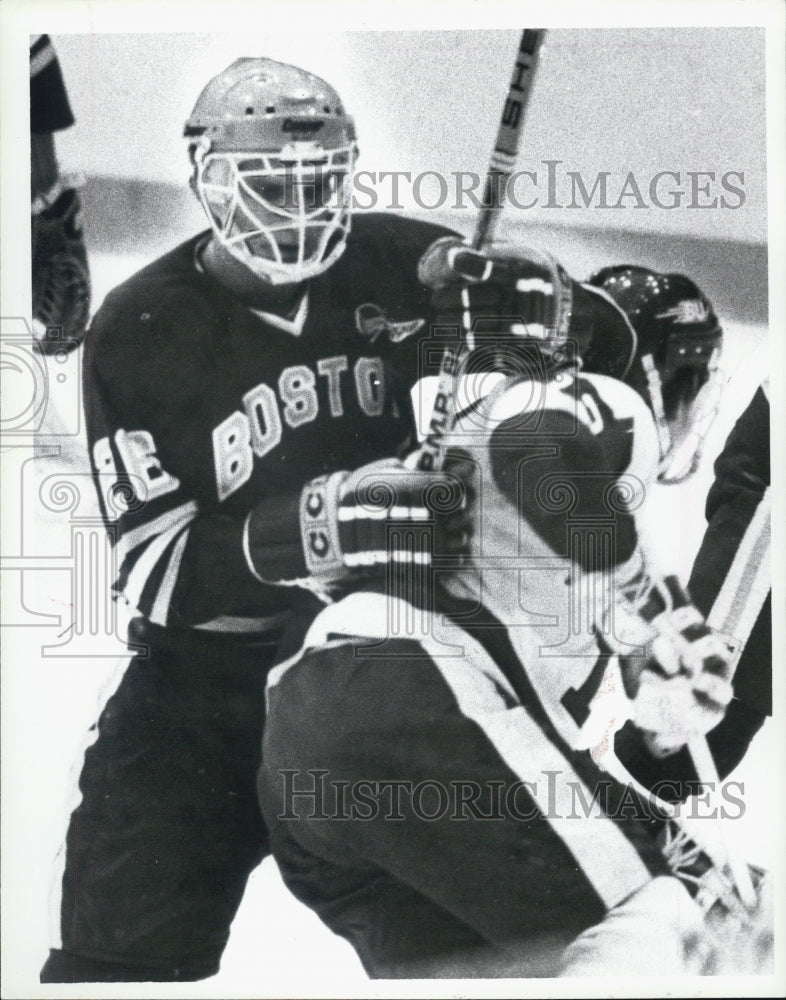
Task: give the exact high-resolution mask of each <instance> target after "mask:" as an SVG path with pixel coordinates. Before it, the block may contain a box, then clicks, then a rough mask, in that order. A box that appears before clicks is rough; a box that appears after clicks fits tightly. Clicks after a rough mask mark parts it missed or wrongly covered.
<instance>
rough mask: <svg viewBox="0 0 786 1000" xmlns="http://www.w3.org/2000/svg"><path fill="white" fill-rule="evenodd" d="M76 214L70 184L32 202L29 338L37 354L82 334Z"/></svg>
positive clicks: (81, 260) (84, 276)
mask: <svg viewBox="0 0 786 1000" xmlns="http://www.w3.org/2000/svg"><path fill="white" fill-rule="evenodd" d="M36 209H37V211H36ZM79 216H80V201H79V193H78V192H77V191H76V190H74V189H73V188H66V189H65V190H63V191H62V193H61V194H60V195H59V196H58V197H57V199H56V201H55V202H54V204H52V205H51V206H49V205H47V204H46V203H45V202H43V201H41V202H40V204H38V205H34V206H33V215H32V246H33V331H34V338H35V339H34V342H33V343H34V347H35V349H36V350H37V351H39V352H40V353H41V354H54V353H55V352H57V351H71V350H73V349H74V348H75V347H77V346H78V345H79V344H80V343H81V342H82V340H83V339H84V336H85V330H86V328H87V321H88V319H89V316H90V272H89V269H88V263H87V252H86V250H85V244H84V240H83V238H82V228H81V223H80V218H79Z"/></svg>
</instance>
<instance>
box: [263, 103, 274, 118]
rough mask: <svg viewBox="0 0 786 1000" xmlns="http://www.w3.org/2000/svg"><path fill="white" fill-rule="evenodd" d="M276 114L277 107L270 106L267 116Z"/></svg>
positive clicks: (267, 108)
mask: <svg viewBox="0 0 786 1000" xmlns="http://www.w3.org/2000/svg"><path fill="white" fill-rule="evenodd" d="M275 113H276V107H275V105H274V104H268V106H267V107H266V108H265V114H268V115H274V114H275Z"/></svg>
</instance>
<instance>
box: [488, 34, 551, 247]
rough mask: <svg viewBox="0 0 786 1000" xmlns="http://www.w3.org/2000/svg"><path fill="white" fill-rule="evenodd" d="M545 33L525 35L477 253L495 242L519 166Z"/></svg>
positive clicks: (494, 153) (491, 164)
mask: <svg viewBox="0 0 786 1000" xmlns="http://www.w3.org/2000/svg"><path fill="white" fill-rule="evenodd" d="M545 34H546V31H545V29H544V28H525V29H524V30H523V31H522V33H521V38H520V40H519V47H518V51H517V53H516V62H515V65H514V67H513V76H512V77H511V81H510V86H509V87H508V93H507V96H506V98H505V103H504V105H503V107H502V118H501V119H500V123H499V129H498V130H497V138H496V141H495V143H494V149H493V151H492V153H491V160H490V162H489V167H488V170H487V171H486V181H485V186H484V192H483V201H482V202H481V207H480V211H479V213H478V218H477V220H476V222H475V232H474V233H473V236H472V247H473V249H475V250H480V249H481V248H482V247H483V246H485V245H486V244H487V243H488V242H489V240H491V239H492V237H493V235H494V229H495V228H496V224H497V220H498V219H499V215H500V212H501V211H502V207H503V205H504V204H505V192H506V189H507V183H508V180H509V179H510V176H511V174H512V173H513V168H514V166H515V164H516V156H517V154H518V149H519V142H520V138H521V129H522V126H523V124H524V118H525V115H526V110H527V105H528V104H529V98H530V94H531V93H532V83H533V80H534V78H535V69H536V67H537V65H538V59H539V56H540V48H541V45H542V44H543V39H544V37H545Z"/></svg>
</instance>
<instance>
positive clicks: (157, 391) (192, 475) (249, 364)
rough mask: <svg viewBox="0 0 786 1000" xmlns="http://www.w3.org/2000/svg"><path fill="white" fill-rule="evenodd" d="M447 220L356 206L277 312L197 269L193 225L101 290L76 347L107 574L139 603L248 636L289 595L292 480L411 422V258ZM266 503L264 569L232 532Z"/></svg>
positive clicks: (396, 444)
mask: <svg viewBox="0 0 786 1000" xmlns="http://www.w3.org/2000/svg"><path fill="white" fill-rule="evenodd" d="M444 232H445V230H443V229H441V228H438V227H435V226H432V225H429V224H426V223H421V222H415V221H412V220H405V219H401V218H398V217H395V216H390V215H366V216H363V215H361V216H359V217H357V218H356V219H355V221H354V225H353V231H352V235H351V237H350V240H349V242H348V245H347V248H346V251H345V253H344V255H343V256H342V257H341V258H340V259H339V261H338V262H337V263H336V264H335V265H334V266H333V267H332V268H331V269H330V270H329V271H328V272H326V273H325V274H324V275H321V276H320V277H318V278H316V279H314V280H312V281H311V282H310V283H309V284H308V286H307V288H306V289H305V294H304V297H303V299H302V300H301V302H300V306H299V308H298V309H296V310H295V315H294V316H293V317H292V318H291V320H290V321H289V322H286V321H284V322H279V321H278V320H277V319H276V318H275V317H271V316H270V315H269V314H265V313H262V312H259V311H258V310H255V309H252V308H250V307H248V306H247V305H245V304H243V303H242V302H240V301H238V300H237V299H236V298H234V297H232V296H231V295H230V294H229V293H228V292H226V291H225V290H224V289H222V288H221V287H219V286H218V285H217V284H216V283H215V282H214V281H212V280H211V279H210V278H209V277H208V276H207V275H206V274H205V273H203V272H202V271H201V269H200V268H199V266H198V257H197V250H198V247H199V246H200V244H201V243H203V242H204V240H205V236H204V235H203V236H201V237H196V238H194V239H192V240H189V241H188V242H186V243H184V244H182V245H181V246H180V247H178V248H177V249H176V250H174V251H172V252H171V253H169V254H167V255H166V256H165V257H163V258H161V259H160V260H158V261H156V262H155V263H153V264H151V265H150V266H148V267H147V268H145V269H144V270H142V271H141V272H140V273H139V274H137V275H135V276H134V277H133V278H131V279H130V280H129V281H127V282H126V283H125V284H124V285H121V286H120V287H119V288H118V289H116V290H115V291H114V292H112V293H111V294H110V295H109V296H108V297H107V299H106V301H105V303H104V305H103V306H102V308H101V309H100V310H99V312H98V313H97V315H96V317H95V319H94V321H93V323H92V326H91V329H90V331H89V334H88V338H87V342H86V345H85V350H84V357H85V407H86V413H87V424H88V436H89V447H90V454H91V461H92V464H93V470H94V474H95V477H96V480H97V483H98V488H99V495H100V498H101V502H102V506H103V511H104V514H105V518H106V521H107V525H108V529H109V531H110V535H111V536H112V537H113V538H114V539H115V541H116V543H117V545H116V549H115V551H116V554H117V567H118V577H117V584H116V589H117V590H118V591H120V592H122V593H123V594H124V596H125V598H126V600H127V601H128V602H129V604H130V605H131V606H132V607H133V608H135V609H137V610H138V611H139V612H140V613H141V614H142V615H143V616H144V617H145V618H147V619H148V620H150V621H152V622H153V623H156V624H158V625H162V626H168V627H169V626H186V627H200V628H207V629H212V630H215V631H233V632H251V633H253V632H259V631H263V630H265V629H267V628H269V627H271V625H272V624H273V623H274V622H276V621H277V619H278V618H279V617H280V615H281V614H282V613H284V612H286V610H287V609H288V608H289V607H290V606H291V604H292V602H293V600H296V599H297V594H296V592H299V591H300V589H301V588H300V587H299V586H294V587H293V586H292V585H293V584H295V585H298V584H300V583H301V582H304V578H306V576H307V573H306V569H305V563H304V559H303V553H302V551H301V543H300V538H299V532H298V515H297V505H298V499H299V495H300V491H301V489H302V487H303V485H304V484H305V483H306V482H307V481H308V480H309V479H311V478H313V477H314V476H318V475H321V474H324V473H328V472H333V471H336V470H339V469H351V468H356V467H358V466H360V465H363V464H365V463H367V462H369V461H373V460H376V459H380V458H384V457H389V456H393V455H395V454H396V453H397V452H399V451H400V450H402V449H404V448H405V447H406V446H407V444H408V443H409V442H410V441H411V439H412V437H413V434H414V417H413V413H412V405H411V400H410V390H411V388H412V386H413V385H414V383H415V382H416V380H417V378H418V375H419V365H420V364H421V355H420V349H421V345H422V341H423V339H424V338H426V337H428V335H429V332H430V314H429V292H428V290H427V289H425V288H424V287H423V286H422V285H421V284H420V283H419V281H418V279H417V262H418V260H419V258H420V255H421V254H422V252H423V250H424V249H425V248H426V246H428V245H429V243H431V242H432V241H433V240H434V239H436V238H437V237H438V236H440V235H443V234H444ZM261 501H264V502H266V504H267V509H268V510H269V514H268V517H269V525H270V530H269V550H268V567H267V568H268V572H266V573H265V575H264V579H265V580H266V581H269V583H262V582H260V580H259V579H258V578H257V577H256V576H255V575H254V574H253V573H252V572H251V570H250V568H249V565H248V563H247V560H246V556H245V553H244V543H243V529H244V523H245V519H246V517H247V516H248V514H249V512H250V511H251V509H252V508H253V507H254V505H256V504H257V503H259V502H261Z"/></svg>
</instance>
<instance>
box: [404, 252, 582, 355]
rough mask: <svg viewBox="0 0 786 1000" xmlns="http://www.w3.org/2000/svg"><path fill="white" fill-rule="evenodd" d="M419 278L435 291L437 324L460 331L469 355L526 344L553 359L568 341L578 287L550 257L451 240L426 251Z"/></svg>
mask: <svg viewBox="0 0 786 1000" xmlns="http://www.w3.org/2000/svg"><path fill="white" fill-rule="evenodd" d="M418 275H419V278H420V280H421V282H422V283H423V284H424V285H426V286H427V287H429V288H431V289H433V296H432V306H433V309H434V314H435V317H436V318H435V322H436V323H437V324H438V325H440V326H451V327H455V328H457V329H458V330H459V331H460V333H461V336H462V337H465V338H466V341H467V346H468V347H469V348H470V349H474V348H476V347H479V346H481V344H482V343H483V342H484V340H486V339H487V338H489V339H492V340H494V341H499V340H500V339H502V340H506V341H507V340H511V341H513V342H514V343H515V342H516V341H517V340H521V339H524V340H525V341H531V342H534V343H535V344H538V345H539V346H540V347H541V349H543V350H545V351H546V352H547V353H551V352H553V351H554V350H556V349H557V348H558V347H560V346H562V345H563V344H564V343H565V340H566V339H567V337H568V331H569V328H570V320H571V312H572V302H573V288H574V283H573V282H572V280H571V279H570V278H569V277H568V275H567V274H566V273H565V271H564V270H563V268H562V267H561V265H560V264H559V263H558V262H557V261H556V260H555V259H554V258H553V257H551V256H549V255H548V254H545V253H541V252H540V251H537V250H533V249H530V248H524V247H517V246H514V245H512V244H504V243H495V244H493V245H491V246H490V247H489V248H488V249H487V250H484V251H478V250H473V249H471V248H470V247H468V246H467V245H466V244H464V243H462V242H461V241H460V240H458V239H456V238H455V237H452V236H446V237H442V238H441V239H439V240H437V241H436V242H435V243H432V245H431V246H430V247H429V248H428V249H427V250H426V252H425V254H424V255H423V257H422V258H421V260H420V264H419V266H418Z"/></svg>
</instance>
